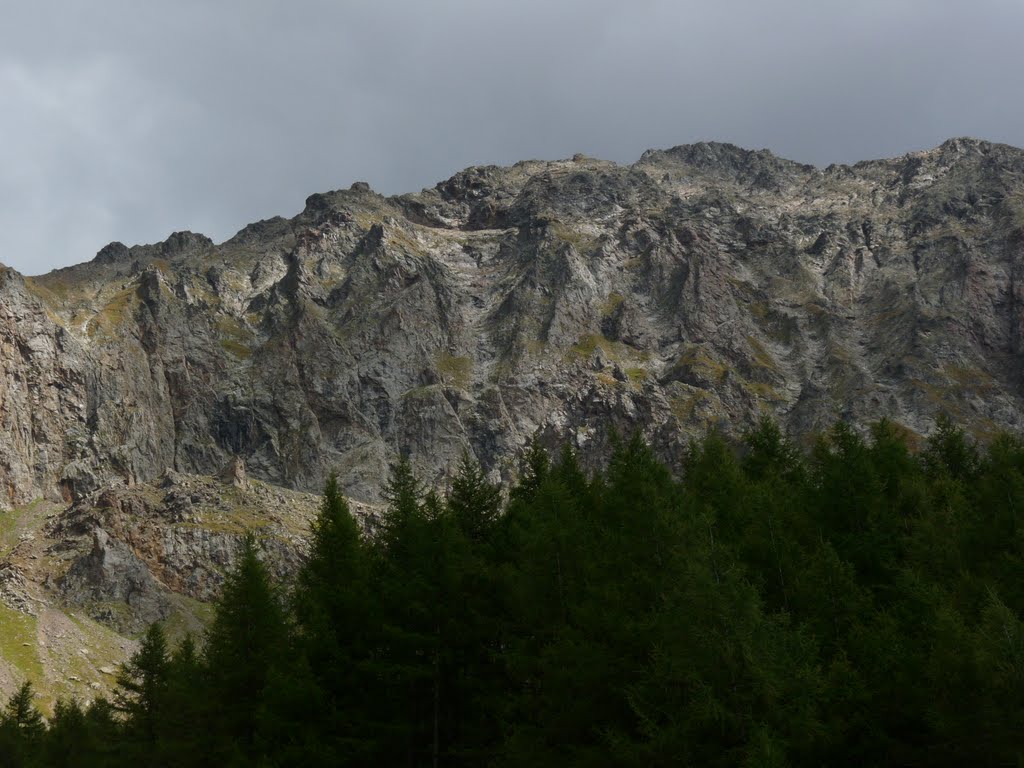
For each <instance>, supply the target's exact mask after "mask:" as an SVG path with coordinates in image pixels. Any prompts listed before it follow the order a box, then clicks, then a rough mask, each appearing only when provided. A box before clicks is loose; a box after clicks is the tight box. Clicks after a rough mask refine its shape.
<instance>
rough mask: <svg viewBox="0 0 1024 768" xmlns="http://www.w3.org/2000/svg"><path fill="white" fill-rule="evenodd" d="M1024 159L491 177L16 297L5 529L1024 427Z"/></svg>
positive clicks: (503, 171) (1, 466)
mask: <svg viewBox="0 0 1024 768" xmlns="http://www.w3.org/2000/svg"><path fill="white" fill-rule="evenodd" d="M1022 248H1024V152H1022V151H1021V150H1018V149H1014V148H1012V147H1008V146H1004V145H998V144H990V143H987V142H982V141H976V140H970V139H956V140H952V141H949V142H946V143H945V144H943V145H942V146H940V147H938V148H936V149H934V150H931V151H928V152H920V153H914V154H911V155H907V156H905V157H902V158H897V159H894V160H881V161H871V162H864V163H858V164H856V165H853V166H830V167H829V168H826V169H824V170H819V169H816V168H813V167H810V166H805V165H800V164H797V163H793V162H789V161H787V160H783V159H780V158H777V157H774V156H773V155H771V154H770V153H768V152H765V151H761V152H750V151H746V150H742V149H739V148H737V147H733V146H730V145H725V144H696V145H691V146H685V147H677V148H674V149H670V150H664V151H650V152H647V153H645V154H644V155H643V157H642V158H641V159H640V161H639V162H637V163H636V164H634V165H632V166H619V165H616V164H614V163H608V162H604V161H600V160H594V159H590V158H586V157H583V156H581V155H577V156H575V157H574V158H573V159H572V160H565V161H556V162H523V163H518V164H516V165H514V166H512V167H509V168H501V167H494V166H488V167H481V168H471V169H468V170H466V171H463V172H461V173H458V174H456V175H455V176H453V177H452V178H451V179H448V180H447V181H444V182H442V183H440V184H438V185H437V187H435V188H433V189H428V190H424V191H423V192H420V193H417V194H412V195H404V196H399V197H391V198H386V197H383V196H380V195H378V194H376V193H374V192H373V191H372V190H371V189H370V188H369V186H368V185H366V184H363V183H357V184H354V185H352V187H351V188H350V189H348V190H344V191H337V192H329V193H323V194H316V195H312V196H311V197H310V198H309V199H308V200H307V201H306V207H305V209H304V210H303V212H302V213H300V214H299V215H298V216H296V217H295V218H293V219H290V220H286V219H281V218H276V219H271V220H268V221H264V222H259V223H256V224H252V225H249V226H248V227H246V228H245V229H243V230H242V231H241V232H239V233H238V235H236V236H235V237H234V238H232V239H231V240H229V241H227V242H225V243H222V244H220V245H214V244H213V243H212V242H210V241H209V240H208V239H207V238H205V237H203V236H201V235H195V234H192V233H176V234H174V235H172V236H171V237H170V238H169V239H168V240H167V241H166V242H164V243H161V244H158V245H152V246H136V247H132V248H128V247H126V246H124V245H121V244H119V243H112V244H111V245H108V246H106V247H105V248H104V249H103V250H101V251H100V253H99V254H97V256H96V258H95V259H93V260H92V261H91V262H89V263H86V264H82V265H79V266H76V267H71V268H68V269H63V270H58V271H56V272H53V273H50V274H48V275H45V276H42V277H38V278H25V279H23V278H21V277H20V276H19V275H17V274H16V273H13V272H11V271H10V270H7V271H5V272H4V273H3V275H0V420H2V425H3V430H2V436H0V479H2V480H3V485H2V488H3V493H2V494H0V501H2V502H3V503H5V504H7V505H8V506H11V505H16V504H20V503H24V502H26V501H28V500H30V499H32V498H35V497H37V496H39V495H46V496H48V497H50V498H57V497H59V496H61V495H63V496H64V497H66V498H68V499H70V500H75V499H81V498H84V497H85V496H87V495H88V494H90V493H93V492H94V491H95V490H96V489H98V488H100V487H103V486H105V485H107V484H108V483H110V482H112V481H115V480H120V481H124V482H126V483H128V484H132V483H140V482H144V481H148V480H151V479H153V478H156V477H158V476H159V475H160V474H161V473H162V472H163V471H164V469H165V468H166V467H172V468H174V469H175V470H177V471H179V472H183V473H195V474H206V475H215V474H217V473H218V472H219V471H220V470H221V468H222V467H224V466H225V465H226V464H227V462H228V461H229V460H231V459H232V457H235V456H238V457H240V458H241V459H243V460H244V462H245V465H246V468H247V473H248V475H249V476H251V477H254V478H257V479H260V480H263V481H266V482H270V483H274V484H277V485H281V486H286V487H291V488H296V489H304V490H317V489H319V488H320V487H321V484H322V482H323V481H324V479H325V477H326V476H327V474H328V473H329V472H332V471H336V472H338V474H339V478H340V480H341V482H342V484H343V487H344V488H345V489H346V491H347V492H348V493H349V494H351V495H353V496H354V497H356V498H362V499H366V500H374V499H375V498H377V494H378V492H379V488H380V484H381V482H382V480H383V479H384V477H385V476H386V471H387V465H388V463H389V462H390V461H392V460H393V459H394V458H395V457H396V456H397V455H398V454H400V453H404V454H407V455H409V456H410V457H411V459H412V461H413V463H414V465H415V467H416V468H417V469H418V470H419V471H420V473H421V475H422V476H423V478H424V479H425V480H426V481H428V482H430V483H443V482H444V481H445V471H446V469H447V468H448V467H450V466H452V464H453V463H454V461H455V460H456V459H457V457H458V456H459V455H460V454H461V453H462V451H464V450H469V451H470V452H471V453H472V454H474V455H475V456H476V457H477V458H478V459H479V460H480V461H481V462H482V463H483V464H484V466H485V467H486V468H487V469H488V470H489V471H492V472H493V473H495V475H502V474H506V475H507V474H508V473H510V472H511V471H512V468H513V466H514V461H513V458H514V456H515V453H516V451H517V450H518V449H519V448H520V447H521V446H522V444H523V443H524V442H525V440H526V439H527V438H528V437H529V436H531V435H534V434H539V435H540V436H542V438H543V439H544V440H546V441H548V442H549V443H551V444H555V443H558V442H561V441H565V440H568V441H570V442H572V443H573V444H575V445H577V446H578V447H579V448H580V450H581V452H582V455H583V457H584V459H585V460H586V459H588V457H596V456H599V455H600V454H601V453H602V452H604V451H605V450H607V442H608V432H609V429H610V428H612V427H615V428H617V429H618V430H619V431H630V430H632V429H635V428H639V429H642V430H643V431H644V433H645V434H646V435H647V436H648V438H650V439H651V440H652V441H653V443H654V444H655V445H656V446H657V448H658V450H659V451H661V453H662V454H663V455H664V456H665V457H666V458H669V459H670V460H671V459H672V457H673V456H674V455H675V454H676V453H677V452H678V450H679V446H680V445H681V444H682V443H683V442H685V437H686V436H688V435H690V434H693V433H699V432H702V431H703V430H705V429H706V428H707V427H708V426H711V425H717V426H721V427H724V428H726V429H728V430H739V429H741V428H743V427H744V426H746V425H747V424H749V423H750V422H751V421H752V420H754V419H755V418H757V416H758V415H759V414H761V413H764V412H768V413H772V414H774V415H775V416H776V417H777V418H778V419H779V420H780V421H781V422H782V423H783V424H784V425H785V426H787V427H789V428H791V429H794V430H798V431H801V432H807V431H810V430H815V429H819V428H822V427H824V426H826V425H828V424H829V423H831V422H832V421H833V420H834V419H836V418H837V417H847V418H851V419H854V420H859V421H867V420H872V419H875V418H878V417H880V416H888V417H890V418H893V419H896V420H898V421H900V422H902V423H903V424H904V425H906V426H907V427H908V428H909V429H911V430H914V431H917V432H922V433H923V432H927V431H928V430H929V429H930V426H931V425H932V423H933V419H934V417H935V416H936V414H938V413H939V412H942V411H946V412H949V413H951V414H952V415H954V416H955V417H956V418H958V419H960V420H961V421H963V422H964V423H965V424H967V425H968V426H969V427H970V428H971V429H972V430H973V431H974V432H975V433H976V434H978V435H982V436H983V435H985V434H988V433H991V431H992V430H994V429H996V428H997V427H1008V428H1011V429H1013V428H1017V427H1018V426H1019V425H1020V420H1021V415H1022V412H1024V411H1022V408H1024V399H1022V395H1024V392H1022V388H1021V362H1020V361H1021V355H1020V352H1021V346H1022V343H1024V342H1022V329H1024V313H1022V309H1021V308H1022V297H1024V288H1022V274H1021V270H1022Z"/></svg>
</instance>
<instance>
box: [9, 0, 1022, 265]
mask: <svg viewBox="0 0 1024 768" xmlns="http://www.w3.org/2000/svg"><path fill="white" fill-rule="evenodd" d="M1022 30H1024V0H855V1H852V2H851V1H850V0H844V1H843V2H839V0H700V1H699V2H698V1H696V0H629V2H623V1H622V0H614V1H612V0H504V2H492V1H491V0H330V1H329V0H280V1H274V2H271V1H270V0H174V2H166V0H163V1H158V0H91V1H90V2H85V0H32V2H20V3H15V2H13V1H12V2H4V3H3V4H2V8H0V262H2V263H4V264H6V265H8V266H11V267H14V268H15V269H18V270H19V271H21V272H24V273H25V274H30V275H31V274H40V273H43V272H46V271H49V270H50V269H53V268H55V267H59V266H66V265H69V264H73V263H78V262H82V261H87V260H89V259H91V258H92V257H93V255H94V254H95V253H96V251H98V250H99V249H100V248H101V247H102V246H103V245H105V244H106V243H108V242H110V241H112V240H119V241H122V242H124V243H127V244H129V245H132V244H136V243H149V242H159V241H161V240H163V239H165V238H166V237H167V236H168V235H169V234H170V233H171V232H174V231H179V230H191V231H194V232H202V233H203V234H206V235H208V236H209V237H212V238H213V239H214V240H215V241H217V242H220V241H223V240H225V239H227V238H229V237H230V236H231V235H232V234H234V233H235V232H236V231H238V230H239V229H241V228H242V227H243V226H244V225H245V224H247V223H249V222H252V221H258V220H260V219H264V218H269V217H270V216H274V215H283V216H292V215H294V214H296V213H297V212H299V211H300V210H301V209H302V207H303V202H304V200H305V198H306V197H307V196H309V195H310V194H312V193H314V192H321V191H326V190H330V189H339V188H345V187H348V186H349V185H351V184H352V182H354V181H357V180H359V181H367V182H369V183H370V185H371V186H372V187H373V188H374V189H376V190H378V191H380V192H383V193H386V194H397V193H401V192H413V191H417V190H419V189H422V188H424V187H430V186H433V185H434V184H436V183H437V182H438V181H441V180H443V179H446V178H448V177H449V176H451V175H452V174H453V173H455V172H457V171H459V170H461V169H462V168H465V167H467V166H470V165H479V164H491V163H497V164H509V163H513V162H515V161H517V160H524V159H533V158H541V159H558V158H565V157H569V156H571V155H573V154H574V153H576V152H583V153H585V154H587V155H591V156H594V157H601V158H605V159H609V160H615V161H618V162H624V163H628V162H634V161H635V160H637V159H638V158H639V157H640V155H641V154H642V153H643V151H644V150H645V149H649V148H667V147H671V146H675V145H678V144H685V143H690V142H694V141H702V140H717V141H729V142H733V143H735V144H739V145H741V146H744V147H748V148H752V149H760V148H768V149H770V150H772V151H773V152H775V153H777V154H779V155H782V156H784V157H788V158H791V159H794V160H799V161H802V162H808V163H814V164H817V165H820V166H824V165H828V164H830V163H833V162H855V161H857V160H864V159H871V158H878V157H892V156H896V155H901V154H904V153H906V152H909V151H915V150H920V149H926V148H929V147H932V146H935V145H937V144H939V143H941V142H942V141H943V140H945V139H947V138H950V137H953V136H965V135H966V136H975V137H977V138H984V139H990V140H993V141H1002V142H1006V143H1009V144H1014V145H1017V146H1024V98H1021V96H1022V95H1024V88H1022V86H1024V46H1022V45H1021V44H1020V42H1019V37H1020V34H1021V31H1022Z"/></svg>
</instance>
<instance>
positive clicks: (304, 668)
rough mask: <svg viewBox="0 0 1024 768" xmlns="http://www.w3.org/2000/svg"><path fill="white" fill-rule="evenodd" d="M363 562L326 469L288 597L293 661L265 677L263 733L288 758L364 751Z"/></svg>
mask: <svg viewBox="0 0 1024 768" xmlns="http://www.w3.org/2000/svg"><path fill="white" fill-rule="evenodd" d="M368 569H369V562H368V557H367V553H366V548H365V546H364V543H363V540H362V536H361V534H360V530H359V525H358V524H357V523H356V520H355V518H354V517H353V516H352V513H351V510H350V509H349V506H348V503H347V502H346V501H345V497H344V496H343V495H342V493H341V489H340V488H339V486H338V482H337V479H336V478H335V477H334V476H332V477H331V478H330V479H329V480H328V481H327V483H326V485H325V488H324V496H323V500H322V502H321V505H320V510H319V512H318V514H317V517H316V519H315V520H314V521H313V525H312V541H311V544H310V553H309V557H308V559H307V560H306V562H305V563H304V565H303V567H302V569H301V570H300V572H299V575H298V579H297V586H296V589H295V593H294V597H293V600H292V605H293V610H294V614H295V622H296V636H295V638H294V640H293V656H294V661H293V663H292V664H290V665H289V666H288V667H286V668H279V669H277V670H276V671H275V673H274V675H273V677H272V680H271V683H272V684H271V689H270V697H271V699H272V701H271V703H270V709H271V712H270V722H268V723H267V724H266V728H267V729H268V733H267V739H268V741H269V742H273V744H272V746H273V749H274V750H275V754H277V755H278V757H279V759H280V760H281V761H282V762H284V763H286V764H293V763H299V762H301V763H302V764H305V765H336V764H348V763H358V762H359V761H360V760H361V759H362V758H363V757H365V755H366V754H367V750H368V745H367V741H368V736H367V726H366V720H367V718H368V714H367V709H372V708H373V705H372V700H373V699H372V696H373V693H374V692H373V690H372V688H373V681H372V680H371V679H370V678H369V677H368V675H367V673H366V672H365V669H364V668H365V665H366V663H367V659H368V658H369V656H370V652H371V647H372V638H374V637H376V636H377V632H376V631H375V629H374V627H373V626H372V623H373V622H372V619H371V617H370V615H369V612H370V607H371V603H370V595H369V594H368V590H369V578H368Z"/></svg>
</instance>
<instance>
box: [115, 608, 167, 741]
mask: <svg viewBox="0 0 1024 768" xmlns="http://www.w3.org/2000/svg"><path fill="white" fill-rule="evenodd" d="M169 666H170V659H169V657H168V654H167V640H166V638H165V637H164V633H163V630H162V629H161V628H160V625H159V624H151V625H150V627H149V629H148V630H147V631H146V635H145V637H143V639H142V644H141V645H140V646H139V650H137V651H136V652H135V653H134V654H132V657H131V658H130V659H129V660H128V661H127V662H125V663H124V664H123V665H122V667H121V671H120V674H119V675H118V677H117V690H116V692H115V694H114V706H115V707H116V708H117V710H118V711H119V712H120V713H121V715H122V716H123V717H124V718H125V722H126V727H127V730H128V732H129V734H130V735H131V739H132V740H133V741H134V742H138V744H139V745H140V747H139V748H140V749H142V750H152V749H154V748H155V746H156V742H157V737H158V732H159V731H158V729H159V726H160V723H161V720H162V718H163V716H164V713H165V703H166V691H167V680H168V669H169Z"/></svg>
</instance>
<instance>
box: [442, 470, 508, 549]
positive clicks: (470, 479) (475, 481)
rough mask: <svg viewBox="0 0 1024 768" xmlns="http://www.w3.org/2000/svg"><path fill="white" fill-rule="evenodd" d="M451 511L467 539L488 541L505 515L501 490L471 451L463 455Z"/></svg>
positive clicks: (449, 506)
mask: <svg viewBox="0 0 1024 768" xmlns="http://www.w3.org/2000/svg"><path fill="white" fill-rule="evenodd" d="M448 510H449V512H450V513H451V515H452V517H453V519H454V520H455V523H456V524H457V525H458V526H459V528H460V529H461V530H462V531H463V533H464V534H465V535H466V537H467V538H468V539H469V540H470V541H472V542H474V543H477V544H479V543H483V542H485V541H487V540H488V539H489V537H490V535H491V533H492V532H493V531H494V527H495V523H497V521H498V518H499V517H500V516H501V489H500V488H499V487H498V486H496V485H492V484H491V483H489V482H488V481H487V477H486V475H484V471H483V468H482V467H481V466H480V464H479V463H478V462H477V461H475V460H474V459H472V458H471V457H470V455H469V453H468V452H466V453H463V454H462V459H461V460H460V461H459V466H458V468H457V469H456V471H455V479H454V480H453V481H452V491H451V494H449V496H448Z"/></svg>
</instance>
